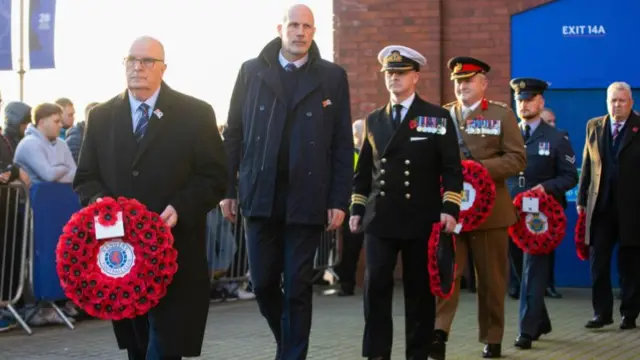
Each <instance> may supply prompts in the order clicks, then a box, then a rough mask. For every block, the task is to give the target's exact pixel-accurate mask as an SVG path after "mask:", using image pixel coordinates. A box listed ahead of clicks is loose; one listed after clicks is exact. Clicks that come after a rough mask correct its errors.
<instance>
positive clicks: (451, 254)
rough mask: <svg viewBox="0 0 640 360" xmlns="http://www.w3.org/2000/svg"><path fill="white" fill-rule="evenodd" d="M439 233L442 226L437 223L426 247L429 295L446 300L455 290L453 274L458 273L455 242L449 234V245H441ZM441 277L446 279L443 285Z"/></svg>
mask: <svg viewBox="0 0 640 360" xmlns="http://www.w3.org/2000/svg"><path fill="white" fill-rule="evenodd" d="M441 231H442V224H440V223H439V222H437V223H435V224H433V227H432V229H431V235H430V236H429V243H428V247H427V249H428V250H427V251H428V254H427V257H428V262H427V268H428V270H429V285H430V287H431V293H432V294H433V295H434V296H437V297H439V298H441V299H448V298H449V297H451V294H453V290H454V289H455V274H456V272H457V271H458V265H457V264H456V256H455V252H456V241H455V237H454V235H453V234H451V237H450V239H451V243H450V244H448V243H447V244H443V243H441V242H440V240H441V237H440V235H441ZM448 245H450V246H448ZM445 274H446V275H445ZM441 275H445V276H441ZM443 277H444V278H446V282H447V283H443V280H445V279H443Z"/></svg>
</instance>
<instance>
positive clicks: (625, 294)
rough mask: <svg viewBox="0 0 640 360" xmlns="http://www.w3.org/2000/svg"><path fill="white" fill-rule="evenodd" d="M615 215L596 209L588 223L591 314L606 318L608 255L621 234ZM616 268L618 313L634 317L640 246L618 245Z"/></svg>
mask: <svg viewBox="0 0 640 360" xmlns="http://www.w3.org/2000/svg"><path fill="white" fill-rule="evenodd" d="M618 229H619V224H618V219H617V215H616V214H615V213H613V212H608V213H596V214H594V218H593V220H592V225H591V244H590V245H591V246H590V256H589V262H590V265H591V282H592V305H593V311H594V315H599V316H601V317H603V318H605V319H608V318H611V317H612V315H613V290H612V285H611V256H612V254H613V250H614V248H615V246H616V244H618V239H619V237H620V233H619V230H618ZM617 265H618V272H619V274H620V280H621V284H620V288H621V295H622V299H621V300H622V302H621V304H620V315H621V316H626V317H629V318H631V319H636V318H637V317H638V313H640V246H620V247H619V248H618V264H617Z"/></svg>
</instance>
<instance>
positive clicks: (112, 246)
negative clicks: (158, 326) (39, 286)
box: [56, 197, 178, 320]
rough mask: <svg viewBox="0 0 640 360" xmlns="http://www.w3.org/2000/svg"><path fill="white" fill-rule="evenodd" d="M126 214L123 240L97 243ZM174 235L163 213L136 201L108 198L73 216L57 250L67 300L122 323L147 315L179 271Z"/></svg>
mask: <svg viewBox="0 0 640 360" xmlns="http://www.w3.org/2000/svg"><path fill="white" fill-rule="evenodd" d="M119 212H121V213H122V222H123V226H124V236H123V237H122V238H114V239H101V240H97V239H96V232H95V222H96V221H97V222H98V223H99V224H100V225H102V226H104V227H108V226H112V225H114V224H116V223H117V222H118V220H119V219H120V217H119V216H118V213H119ZM173 241H174V240H173V235H172V234H171V231H170V230H169V228H168V227H167V226H166V225H165V224H164V222H163V221H162V219H161V218H160V216H158V214H156V213H154V212H151V211H149V210H148V209H147V208H146V207H145V206H144V205H143V204H141V203H140V202H138V201H137V200H134V199H127V198H123V197H120V198H118V199H117V200H115V199H113V198H108V197H105V198H103V199H102V201H100V202H96V203H94V204H91V205H89V206H87V207H85V208H83V209H81V210H80V211H78V212H76V213H75V214H73V215H72V216H71V219H70V220H69V222H67V224H66V225H65V226H64V228H63V230H62V235H60V238H59V240H58V245H57V248H56V270H57V273H58V276H59V278H60V285H61V286H62V289H63V290H64V293H65V295H66V296H67V298H69V299H70V300H72V301H73V302H74V303H75V304H76V305H78V306H79V307H81V308H82V309H84V310H85V311H86V312H87V313H88V314H89V315H91V316H93V317H97V318H100V319H104V320H121V319H126V318H133V317H136V316H139V315H143V314H145V313H147V312H148V311H149V310H150V309H151V308H153V307H154V306H156V305H157V304H158V302H159V301H160V299H162V298H163V297H164V296H165V295H166V293H167V286H168V285H169V284H170V283H171V281H172V280H173V276H174V275H175V273H176V271H177V270H178V265H177V262H176V260H177V258H178V252H177V251H176V249H174V247H173Z"/></svg>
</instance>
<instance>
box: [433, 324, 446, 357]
mask: <svg viewBox="0 0 640 360" xmlns="http://www.w3.org/2000/svg"><path fill="white" fill-rule="evenodd" d="M446 353H447V333H446V332H444V331H442V330H436V331H435V332H434V334H433V343H432V344H431V350H430V352H429V359H433V360H445V355H446Z"/></svg>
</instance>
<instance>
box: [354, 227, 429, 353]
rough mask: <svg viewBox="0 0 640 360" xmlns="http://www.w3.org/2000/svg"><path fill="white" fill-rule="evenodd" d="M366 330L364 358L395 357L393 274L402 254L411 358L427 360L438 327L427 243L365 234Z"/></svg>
mask: <svg viewBox="0 0 640 360" xmlns="http://www.w3.org/2000/svg"><path fill="white" fill-rule="evenodd" d="M364 242H365V252H366V263H367V269H366V272H365V287H364V316H365V329H364V339H363V349H362V355H363V356H365V357H377V356H382V357H383V358H384V359H390V358H391V346H392V343H393V317H392V312H393V311H392V299H393V293H394V291H393V282H394V281H393V273H394V269H395V266H396V260H397V258H398V252H402V270H403V275H402V280H403V285H404V312H405V337H406V350H405V355H406V358H407V359H412V360H427V357H428V355H429V349H430V345H431V343H432V340H433V330H434V326H435V298H434V296H433V295H432V294H431V289H430V287H429V272H428V270H427V241H426V240H425V239H422V238H421V239H412V240H404V239H389V238H379V237H376V236H372V235H369V234H366V235H365V238H364Z"/></svg>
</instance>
